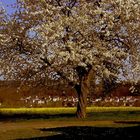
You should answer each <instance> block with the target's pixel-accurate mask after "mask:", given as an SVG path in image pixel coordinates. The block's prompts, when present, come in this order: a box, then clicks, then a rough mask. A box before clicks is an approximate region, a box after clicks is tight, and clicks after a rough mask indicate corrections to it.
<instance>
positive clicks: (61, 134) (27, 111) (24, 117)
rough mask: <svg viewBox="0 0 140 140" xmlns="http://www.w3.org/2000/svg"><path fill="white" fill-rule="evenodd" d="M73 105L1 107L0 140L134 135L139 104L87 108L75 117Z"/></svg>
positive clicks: (138, 123) (139, 123)
mask: <svg viewBox="0 0 140 140" xmlns="http://www.w3.org/2000/svg"><path fill="white" fill-rule="evenodd" d="M75 112H76V108H75V107H67V108H66V107H63V108H62V107H61V108H60V107H59V108H58V107H57V108H0V139H2V140H3V139H50V140H52V139H71V140H72V139H83V140H85V139H87V137H88V138H89V139H92V138H94V139H102V138H112V137H114V138H127V139H129V137H131V138H134V139H135V137H136V136H137V135H138V133H137V132H138V129H139V128H140V107H87V118H85V119H81V120H80V119H77V118H76V117H75Z"/></svg>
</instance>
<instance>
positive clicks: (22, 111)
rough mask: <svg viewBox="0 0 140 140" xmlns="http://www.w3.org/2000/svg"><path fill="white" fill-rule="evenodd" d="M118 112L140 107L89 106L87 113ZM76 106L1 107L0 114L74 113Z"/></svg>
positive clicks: (135, 109) (136, 109)
mask: <svg viewBox="0 0 140 140" xmlns="http://www.w3.org/2000/svg"><path fill="white" fill-rule="evenodd" d="M116 111H117V112H118V111H140V107H87V113H92V112H116ZM75 112H76V108H74V107H67V108H65V107H57V108H0V114H6V115H8V114H46V115H57V114H74V113H75Z"/></svg>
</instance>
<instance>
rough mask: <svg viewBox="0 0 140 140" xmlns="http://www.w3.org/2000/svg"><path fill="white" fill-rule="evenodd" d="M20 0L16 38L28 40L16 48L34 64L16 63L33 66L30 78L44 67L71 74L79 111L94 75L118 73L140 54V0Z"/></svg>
mask: <svg viewBox="0 0 140 140" xmlns="http://www.w3.org/2000/svg"><path fill="white" fill-rule="evenodd" d="M17 2H18V6H19V7H20V9H19V11H17V12H16V13H15V15H14V17H13V19H12V20H11V21H12V23H18V25H16V27H17V29H19V30H18V32H17V34H16V36H15V39H16V40H18V41H17V42H19V39H20V41H21V42H22V44H20V45H19V47H20V49H19V50H14V52H17V51H18V55H17V54H16V58H17V61H18V60H19V58H21V57H22V60H21V61H20V64H23V63H25V61H26V63H28V65H27V64H26V65H25V66H24V67H20V68H19V67H18V66H19V65H17V64H18V63H17V62H16V63H15V65H16V66H17V67H18V69H20V72H21V70H23V69H24V70H25V68H26V70H29V72H28V73H29V74H30V75H31V76H30V78H32V77H33V75H35V74H36V73H37V74H38V73H40V76H42V74H41V71H42V69H43V68H44V69H43V70H44V73H45V74H46V73H47V75H48V76H49V77H51V78H52V76H50V73H48V72H51V74H52V73H53V75H55V77H57V79H60V78H63V79H65V81H67V82H68V83H69V84H70V85H72V86H73V87H74V88H75V90H76V92H77V95H78V99H79V102H78V105H77V117H78V118H85V117H86V106H87V95H88V94H89V88H90V81H91V79H92V78H94V76H95V75H98V76H100V77H105V78H107V79H110V78H111V77H117V76H118V74H119V71H120V70H121V68H122V67H123V64H124V62H125V61H126V60H127V59H129V57H135V58H136V57H138V56H137V53H134V51H130V50H133V48H134V47H135V48H136V49H135V50H136V52H137V51H138V49H139V33H140V32H139V19H140V9H139V7H140V2H139V0H135V1H133V0H122V1H119V0H116V1H113V0H102V1H99V0H94V1H92V0H33V1H31V0H18V1H17ZM10 28H11V27H10ZM12 32H13V35H12V37H11V38H13V36H14V35H15V31H14V30H12ZM21 33H22V34H21ZM34 35H35V36H34ZM134 38H135V39H134ZM130 41H131V42H133V45H131V44H130V43H129V42H130ZM12 45H13V42H12ZM15 46H16V47H17V44H15ZM23 50H24V51H23ZM132 52H133V53H132ZM21 54H22V55H21ZM23 56H24V57H23ZM23 58H24V60H25V61H23ZM27 60H29V61H27ZM137 62H138V61H137ZM138 65H139V63H137V66H138ZM27 77H29V75H28V76H27Z"/></svg>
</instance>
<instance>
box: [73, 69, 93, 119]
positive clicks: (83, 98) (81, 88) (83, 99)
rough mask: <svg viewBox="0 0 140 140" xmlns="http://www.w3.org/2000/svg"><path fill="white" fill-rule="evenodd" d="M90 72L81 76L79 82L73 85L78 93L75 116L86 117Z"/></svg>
mask: <svg viewBox="0 0 140 140" xmlns="http://www.w3.org/2000/svg"><path fill="white" fill-rule="evenodd" d="M91 76H92V75H91V72H88V73H86V74H85V75H84V76H82V78H81V81H80V84H79V85H76V86H75V89H76V92H77V95H78V104H77V111H76V115H77V118H85V117H86V106H87V95H88V94H89V88H90V79H91Z"/></svg>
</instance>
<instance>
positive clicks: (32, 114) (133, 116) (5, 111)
mask: <svg viewBox="0 0 140 140" xmlns="http://www.w3.org/2000/svg"><path fill="white" fill-rule="evenodd" d="M75 112H76V108H73V107H68V108H64V107H63V108H1V109H0V118H3V119H4V118H6V117H12V118H24V119H26V118H27V117H28V118H46V119H50V120H68V119H67V118H69V119H74V118H75ZM125 119H126V120H140V107H87V118H86V119H84V120H125Z"/></svg>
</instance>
